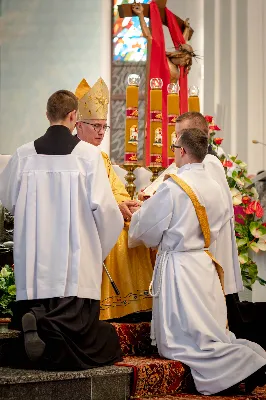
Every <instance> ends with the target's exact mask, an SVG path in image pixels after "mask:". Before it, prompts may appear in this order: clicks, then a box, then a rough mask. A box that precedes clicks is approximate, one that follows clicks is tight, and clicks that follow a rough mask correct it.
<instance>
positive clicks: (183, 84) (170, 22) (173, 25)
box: [165, 8, 188, 114]
mask: <svg viewBox="0 0 266 400" xmlns="http://www.w3.org/2000/svg"><path fill="white" fill-rule="evenodd" d="M165 12H166V19H167V26H168V29H169V32H170V35H171V38H172V41H173V43H174V46H175V48H176V49H177V48H178V47H179V45H180V44H185V43H186V42H185V39H184V37H183V34H182V31H181V29H180V27H179V25H178V23H177V20H176V17H175V15H174V14H173V13H172V12H171V11H170V10H168V8H165ZM179 86H180V92H179V96H180V100H179V104H180V114H184V113H185V112H187V111H188V83H187V75H186V74H185V71H184V67H180V79H179Z"/></svg>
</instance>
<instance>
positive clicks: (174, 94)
mask: <svg viewBox="0 0 266 400" xmlns="http://www.w3.org/2000/svg"><path fill="white" fill-rule="evenodd" d="M178 91H179V85H178V84H176V83H170V84H169V85H168V86H167V92H168V95H167V117H168V131H167V158H168V165H170V164H172V162H173V161H174V160H175V157H174V153H173V151H172V150H171V148H170V146H171V144H175V142H176V133H175V123H176V119H177V117H178V116H179V95H178Z"/></svg>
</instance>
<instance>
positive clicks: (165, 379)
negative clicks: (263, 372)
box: [113, 322, 266, 400]
mask: <svg viewBox="0 0 266 400" xmlns="http://www.w3.org/2000/svg"><path fill="white" fill-rule="evenodd" d="M113 325H114V327H115V328H116V331H117V333H118V336H119V338H120V344H121V348H122V351H123V354H124V359H123V361H121V362H120V363H117V365H120V366H127V367H131V368H132V369H133V377H132V383H131V399H139V400H147V399H150V400H174V399H176V400H177V399H179V400H206V399H207V400H229V399H230V400H266V386H265V387H263V388H258V389H256V390H255V391H254V393H253V394H252V395H240V396H203V395H200V394H188V393H195V387H194V383H193V379H192V376H191V374H190V370H189V368H187V367H186V366H185V365H183V364H182V363H181V362H179V361H173V360H166V359H163V358H160V357H159V356H158V354H157V353H156V347H153V346H151V340H150V323H148V322H142V323H113Z"/></svg>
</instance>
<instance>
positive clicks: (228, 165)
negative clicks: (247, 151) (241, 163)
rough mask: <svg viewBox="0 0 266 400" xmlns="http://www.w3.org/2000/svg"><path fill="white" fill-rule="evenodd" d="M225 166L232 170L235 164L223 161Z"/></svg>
mask: <svg viewBox="0 0 266 400" xmlns="http://www.w3.org/2000/svg"><path fill="white" fill-rule="evenodd" d="M223 166H224V167H226V168H231V167H232V166H233V163H232V161H230V160H226V159H225V160H224V161H223Z"/></svg>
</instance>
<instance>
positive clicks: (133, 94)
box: [125, 74, 140, 164]
mask: <svg viewBox="0 0 266 400" xmlns="http://www.w3.org/2000/svg"><path fill="white" fill-rule="evenodd" d="M139 83H140V76H139V75H136V74H131V75H129V76H128V86H127V90H126V129H125V163H127V164H136V163H137V161H138V101H139Z"/></svg>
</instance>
